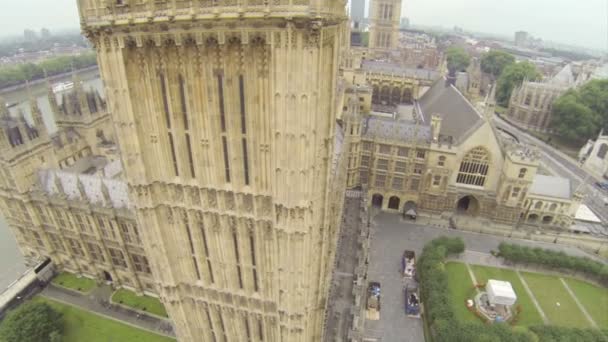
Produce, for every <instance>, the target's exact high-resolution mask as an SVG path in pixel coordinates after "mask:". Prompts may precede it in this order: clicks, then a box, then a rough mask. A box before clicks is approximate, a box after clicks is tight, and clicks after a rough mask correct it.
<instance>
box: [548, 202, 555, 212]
mask: <svg viewBox="0 0 608 342" xmlns="http://www.w3.org/2000/svg"><path fill="white" fill-rule="evenodd" d="M555 210H557V204H555V203H553V204H551V206H550V207H549V211H555Z"/></svg>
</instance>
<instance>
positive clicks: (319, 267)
mask: <svg viewBox="0 0 608 342" xmlns="http://www.w3.org/2000/svg"><path fill="white" fill-rule="evenodd" d="M78 3H79V10H80V16H81V20H82V29H83V31H84V32H85V33H86V35H87V36H88V37H89V39H90V40H91V42H92V43H93V44H94V46H95V48H96V50H97V52H98V60H99V65H100V70H101V75H102V78H103V79H104V81H105V84H106V88H107V93H108V97H107V102H108V106H109V108H111V109H112V114H113V121H114V126H115V131H116V136H117V139H118V142H119V145H120V146H121V152H122V160H123V164H124V167H125V172H126V180H127V183H128V187H129V193H130V197H131V199H132V201H133V206H134V209H135V214H136V220H137V222H138V226H139V227H140V228H141V229H140V230H141V234H142V237H143V241H144V246H145V250H146V252H147V255H148V257H149V259H150V264H151V267H152V270H153V271H154V274H155V278H156V281H157V282H158V284H159V290H160V295H161V298H162V299H163V302H164V304H165V306H166V308H167V311H168V313H169V315H170V317H171V319H172V320H173V321H174V323H175V326H176V331H177V335H178V339H179V340H180V341H215V340H234V341H247V340H264V341H319V340H321V336H322V333H323V322H324V312H325V305H326V302H327V295H328V289H329V280H330V278H329V275H330V273H331V269H332V265H333V259H334V253H335V245H336V239H337V234H336V233H337V229H338V227H339V221H340V213H341V209H342V201H343V197H342V194H343V188H344V183H343V182H341V181H340V180H341V179H342V178H343V177H344V176H343V175H341V172H340V170H342V169H345V168H344V167H342V166H341V165H343V163H344V162H343V158H342V154H341V147H342V146H344V145H345V144H347V142H346V141H344V140H343V139H342V137H343V134H342V131H341V128H340V126H338V125H337V121H336V118H337V116H338V114H339V111H338V109H339V108H341V106H342V96H341V93H342V90H341V88H340V86H339V84H340V83H339V82H338V68H339V63H340V62H341V56H340V54H341V53H342V49H343V45H344V44H345V38H346V37H347V36H348V35H347V34H346V33H347V32H346V30H347V27H346V26H345V24H346V13H345V1H344V0H331V1H326V0H324V1H319V0H297V1H295V0H280V1H273V2H272V3H270V2H267V1H258V0H254V1H247V2H243V1H211V0H209V1H197V2H196V6H195V5H194V4H193V2H191V1H158V0H156V1H152V0H148V1H138V2H135V1H119V2H110V3H109V4H108V2H106V1H101V0H99V1H95V0H80V1H78Z"/></svg>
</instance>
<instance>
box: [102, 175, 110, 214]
mask: <svg viewBox="0 0 608 342" xmlns="http://www.w3.org/2000/svg"><path fill="white" fill-rule="evenodd" d="M101 194H102V195H103V202H104V206H106V207H111V206H112V198H111V197H110V190H109V189H108V186H107V185H106V183H105V182H104V181H103V179H101Z"/></svg>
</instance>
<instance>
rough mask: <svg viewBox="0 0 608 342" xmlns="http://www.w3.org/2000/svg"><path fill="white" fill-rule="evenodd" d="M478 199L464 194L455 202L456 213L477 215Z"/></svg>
mask: <svg viewBox="0 0 608 342" xmlns="http://www.w3.org/2000/svg"><path fill="white" fill-rule="evenodd" d="M479 208H480V205H479V201H478V200H477V198H475V196H464V197H463V198H461V199H460V200H458V203H457V204H456V213H458V214H460V215H469V216H477V215H479Z"/></svg>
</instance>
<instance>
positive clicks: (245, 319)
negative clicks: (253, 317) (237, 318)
mask: <svg viewBox="0 0 608 342" xmlns="http://www.w3.org/2000/svg"><path fill="white" fill-rule="evenodd" d="M243 320H244V321H245V333H246V334H247V341H251V328H249V317H247V316H245V317H243Z"/></svg>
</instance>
